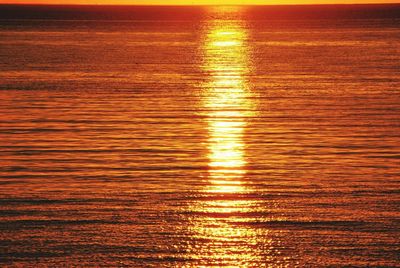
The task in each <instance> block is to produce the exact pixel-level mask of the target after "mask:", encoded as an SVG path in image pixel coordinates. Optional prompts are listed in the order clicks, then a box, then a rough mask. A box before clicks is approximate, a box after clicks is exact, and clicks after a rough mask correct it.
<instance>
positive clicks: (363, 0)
mask: <svg viewBox="0 0 400 268" xmlns="http://www.w3.org/2000/svg"><path fill="white" fill-rule="evenodd" d="M396 3H400V1H398V0H338V1H335V0H270V1H263V0H251V1H244V0H226V1H214V0H192V1H185V0H173V1H163V0H134V1H132V0H114V1H113V0H58V1H50V0H32V1H29V0H21V1H20V0H0V4H45V5H139V6H141V5H149V6H152V5H156V6H174V5H177V6H186V5H187V6H192V5H316V4H317V5H318V4H332V5H336V4H396Z"/></svg>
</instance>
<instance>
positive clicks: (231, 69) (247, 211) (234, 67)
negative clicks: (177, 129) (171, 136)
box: [193, 7, 265, 267]
mask: <svg viewBox="0 0 400 268" xmlns="http://www.w3.org/2000/svg"><path fill="white" fill-rule="evenodd" d="M225 9H226V8H225ZM225 9H221V8H219V9H218V10H219V11H218V12H234V11H232V10H225ZM229 9H232V7H231V8H229ZM220 15H221V14H220ZM221 17H224V16H223V14H222V15H221ZM246 40H247V32H246V27H245V25H243V22H242V21H238V20H218V19H215V20H212V21H210V22H208V24H207V26H206V38H205V44H204V48H203V49H204V65H203V68H204V70H205V71H206V73H207V74H208V76H209V77H210V80H209V82H208V84H207V86H206V89H205V92H204V95H203V107H204V109H205V111H206V115H207V117H206V118H207V119H206V120H207V126H208V133H209V138H208V150H209V154H208V159H209V178H208V183H209V186H208V187H207V188H206V189H205V190H204V192H205V196H207V197H206V198H205V200H200V201H199V202H197V203H196V205H195V207H194V208H193V210H195V211H197V212H199V213H200V215H201V217H197V218H196V219H194V220H193V229H194V230H193V232H194V236H195V238H196V239H197V240H199V241H206V242H204V243H200V244H199V245H197V249H196V254H197V255H198V258H200V259H201V260H202V263H201V264H202V265H205V266H213V267H217V266H224V267H254V265H255V264H256V263H258V264H259V263H260V260H259V258H260V257H259V256H260V255H259V254H258V253H257V246H256V245H257V243H259V241H257V233H256V230H255V229H254V228H252V227H251V226H246V224H245V223H246V222H247V221H249V220H250V219H249V217H252V216H251V215H252V213H253V212H255V211H256V210H257V204H256V202H255V201H252V200H249V198H248V197H247V196H248V194H249V192H250V191H251V189H248V188H247V187H246V186H245V183H244V178H245V175H246V164H247V162H246V152H245V150H246V143H245V130H246V125H247V119H248V118H249V117H251V116H254V113H255V107H254V104H253V100H252V92H251V90H250V89H249V87H248V83H247V82H246V74H247V73H248V72H249V48H248V46H247V44H246ZM264 242H265V241H264Z"/></svg>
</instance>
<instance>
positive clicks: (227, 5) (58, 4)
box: [0, 1, 400, 7]
mask: <svg viewBox="0 0 400 268" xmlns="http://www.w3.org/2000/svg"><path fill="white" fill-rule="evenodd" d="M10 5H13V6H115V7H123V6H125V7H224V6H226V7H235V6H237V7H252V6H266V7H267V6H362V5H400V1H399V2H386V3H381V2H366V3H334V4H331V3H310V4H307V3H304V4H293V3H288V4H225V5H215V4H190V5H179V4H174V5H165V4H163V5H161V4H107V3H104V4H79V3H77V4H62V3H55V4H54V3H0V6H10Z"/></svg>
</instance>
